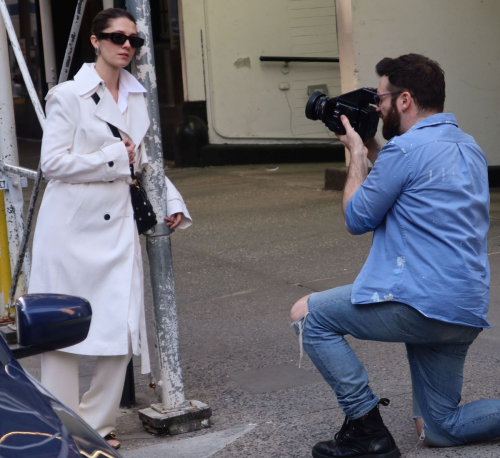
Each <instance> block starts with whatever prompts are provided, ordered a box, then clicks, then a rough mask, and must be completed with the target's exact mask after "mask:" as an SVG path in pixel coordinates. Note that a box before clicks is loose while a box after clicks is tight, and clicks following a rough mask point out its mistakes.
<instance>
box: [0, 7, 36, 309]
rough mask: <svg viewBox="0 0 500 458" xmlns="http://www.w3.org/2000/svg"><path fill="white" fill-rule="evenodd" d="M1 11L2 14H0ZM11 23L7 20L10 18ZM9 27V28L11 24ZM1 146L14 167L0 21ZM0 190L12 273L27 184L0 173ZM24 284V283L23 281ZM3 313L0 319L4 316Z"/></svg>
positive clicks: (14, 148) (8, 83) (23, 285)
mask: <svg viewBox="0 0 500 458" xmlns="http://www.w3.org/2000/svg"><path fill="white" fill-rule="evenodd" d="M4 1H5V0H1V1H0V8H4V9H5V11H6V10H7V7H6V5H5V3H4ZM3 12H4V11H3V10H2V13H3ZM9 20H10V16H9ZM11 25H12V24H11ZM0 62H3V65H0V144H1V157H0V161H1V162H8V163H10V164H13V165H19V156H18V151H17V137H16V123H15V118H14V101H13V98H12V81H11V75H10V65H9V54H8V43H7V28H6V24H5V23H4V21H3V20H1V18H0ZM0 183H1V184H0V187H3V189H4V196H5V214H6V218H7V228H8V235H9V254H10V265H11V270H14V267H15V264H16V260H17V257H18V253H19V246H20V242H21V237H22V235H23V232H24V220H23V204H24V199H23V192H22V185H23V184H26V185H27V182H26V179H21V178H20V177H19V176H16V175H15V174H12V173H8V172H3V171H2V172H1V173H0ZM24 265H25V268H26V269H27V270H26V272H29V258H28V257H25V258H24ZM25 280H26V281H25ZM26 283H27V278H26V277H23V278H21V281H20V283H19V288H18V293H19V294H24V293H26ZM2 307H7V310H6V312H7V315H9V312H10V306H9V305H8V304H3V305H2ZM4 313H5V312H4V311H3V310H2V313H1V314H0V315H2V316H3V315H4Z"/></svg>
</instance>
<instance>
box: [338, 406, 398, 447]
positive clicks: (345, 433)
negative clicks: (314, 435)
mask: <svg viewBox="0 0 500 458" xmlns="http://www.w3.org/2000/svg"><path fill="white" fill-rule="evenodd" d="M390 402H391V401H390V400H389V399H387V398H381V399H380V400H379V401H378V403H377V409H378V408H379V407H380V405H383V406H384V407H387V406H388V405H389V404H390ZM366 417H368V413H367V414H366V415H364V416H363V417H361V419H362V420H364V419H365V418H366ZM354 421H355V420H349V418H348V417H347V415H346V417H345V419H344V423H343V424H342V427H341V428H340V431H339V432H338V433H336V434H335V436H334V438H335V441H336V442H337V443H339V444H340V443H341V442H342V441H343V440H344V439H345V438H346V437H349V434H350V433H351V431H352V430H353V429H354Z"/></svg>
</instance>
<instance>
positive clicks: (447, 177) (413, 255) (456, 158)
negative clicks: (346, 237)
mask: <svg viewBox="0 0 500 458" xmlns="http://www.w3.org/2000/svg"><path fill="white" fill-rule="evenodd" d="M345 219H346V224H347V228H348V229H349V231H350V232H352V233H353V234H363V233H365V232H369V231H374V234H373V244H372V247H371V250H370V254H369V255H368V259H367V260H366V262H365V265H364V266H363V269H362V270H361V272H360V274H359V275H358V277H357V278H356V281H355V282H354V286H353V290H352V297H351V300H352V303H353V304H368V303H373V302H383V301H398V302H403V303H405V304H408V305H410V306H412V307H414V308H415V309H417V310H419V311H420V312H421V313H423V314H424V315H425V316H426V317H428V318H434V319H437V320H441V321H446V322H449V323H456V324H464V325H469V326H475V327H490V325H489V324H488V322H487V321H486V316H487V314H488V306H489V299H490V290H489V285H490V269H489V263H488V256H487V239H486V235H487V232H488V226H489V190H488V168H487V162H486V158H485V156H484V153H483V152H482V150H481V148H479V146H478V145H477V143H476V142H475V140H474V139H473V138H472V137H471V136H470V135H467V134H465V133H464V132H462V131H461V130H460V129H459V128H458V125H457V121H456V120H455V117H454V116H453V115H452V114H449V113H440V114H435V115H432V116H429V117H427V118H425V119H423V120H422V121H420V122H418V123H417V124H415V125H414V126H413V127H412V128H411V129H409V130H408V131H407V132H406V133H404V134H403V135H401V136H399V137H394V138H392V139H391V140H390V141H389V142H388V143H387V144H386V145H385V146H384V147H383V148H382V150H381V151H380V153H379V156H378V159H377V161H376V162H375V165H374V167H373V169H372V171H371V172H370V174H369V175H368V177H367V178H366V180H365V181H364V183H363V184H362V185H361V187H360V188H359V189H358V190H357V191H356V192H355V193H354V195H353V196H352V198H351V200H350V201H349V203H348V204H347V207H346V211H345Z"/></svg>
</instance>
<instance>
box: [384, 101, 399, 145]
mask: <svg viewBox="0 0 500 458" xmlns="http://www.w3.org/2000/svg"><path fill="white" fill-rule="evenodd" d="M382 121H383V123H384V126H383V127H382V136H383V137H384V138H385V139H386V140H390V139H391V138H392V137H396V136H397V135H400V132H401V131H400V126H401V116H400V114H399V111H398V110H397V109H396V104H395V103H393V102H392V101H391V109H390V110H389V112H388V113H387V116H385V118H382Z"/></svg>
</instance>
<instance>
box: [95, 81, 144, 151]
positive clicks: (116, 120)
mask: <svg viewBox="0 0 500 458" xmlns="http://www.w3.org/2000/svg"><path fill="white" fill-rule="evenodd" d="M100 98H101V100H99V103H98V104H97V106H96V108H95V111H94V113H95V115H96V116H97V117H98V118H99V119H101V120H102V121H105V122H107V123H109V124H111V125H113V126H115V127H117V128H118V129H119V130H120V131H121V132H123V133H124V134H126V135H127V136H128V137H130V138H132V140H133V141H134V138H133V137H132V135H131V134H130V132H129V130H130V129H128V128H127V125H126V124H125V119H124V117H123V115H122V113H121V111H120V109H119V108H118V105H117V104H116V102H115V100H114V99H113V96H112V95H111V92H109V91H107V90H106V91H102V93H101V95H100ZM129 108H130V107H129ZM134 143H135V141H134Z"/></svg>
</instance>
